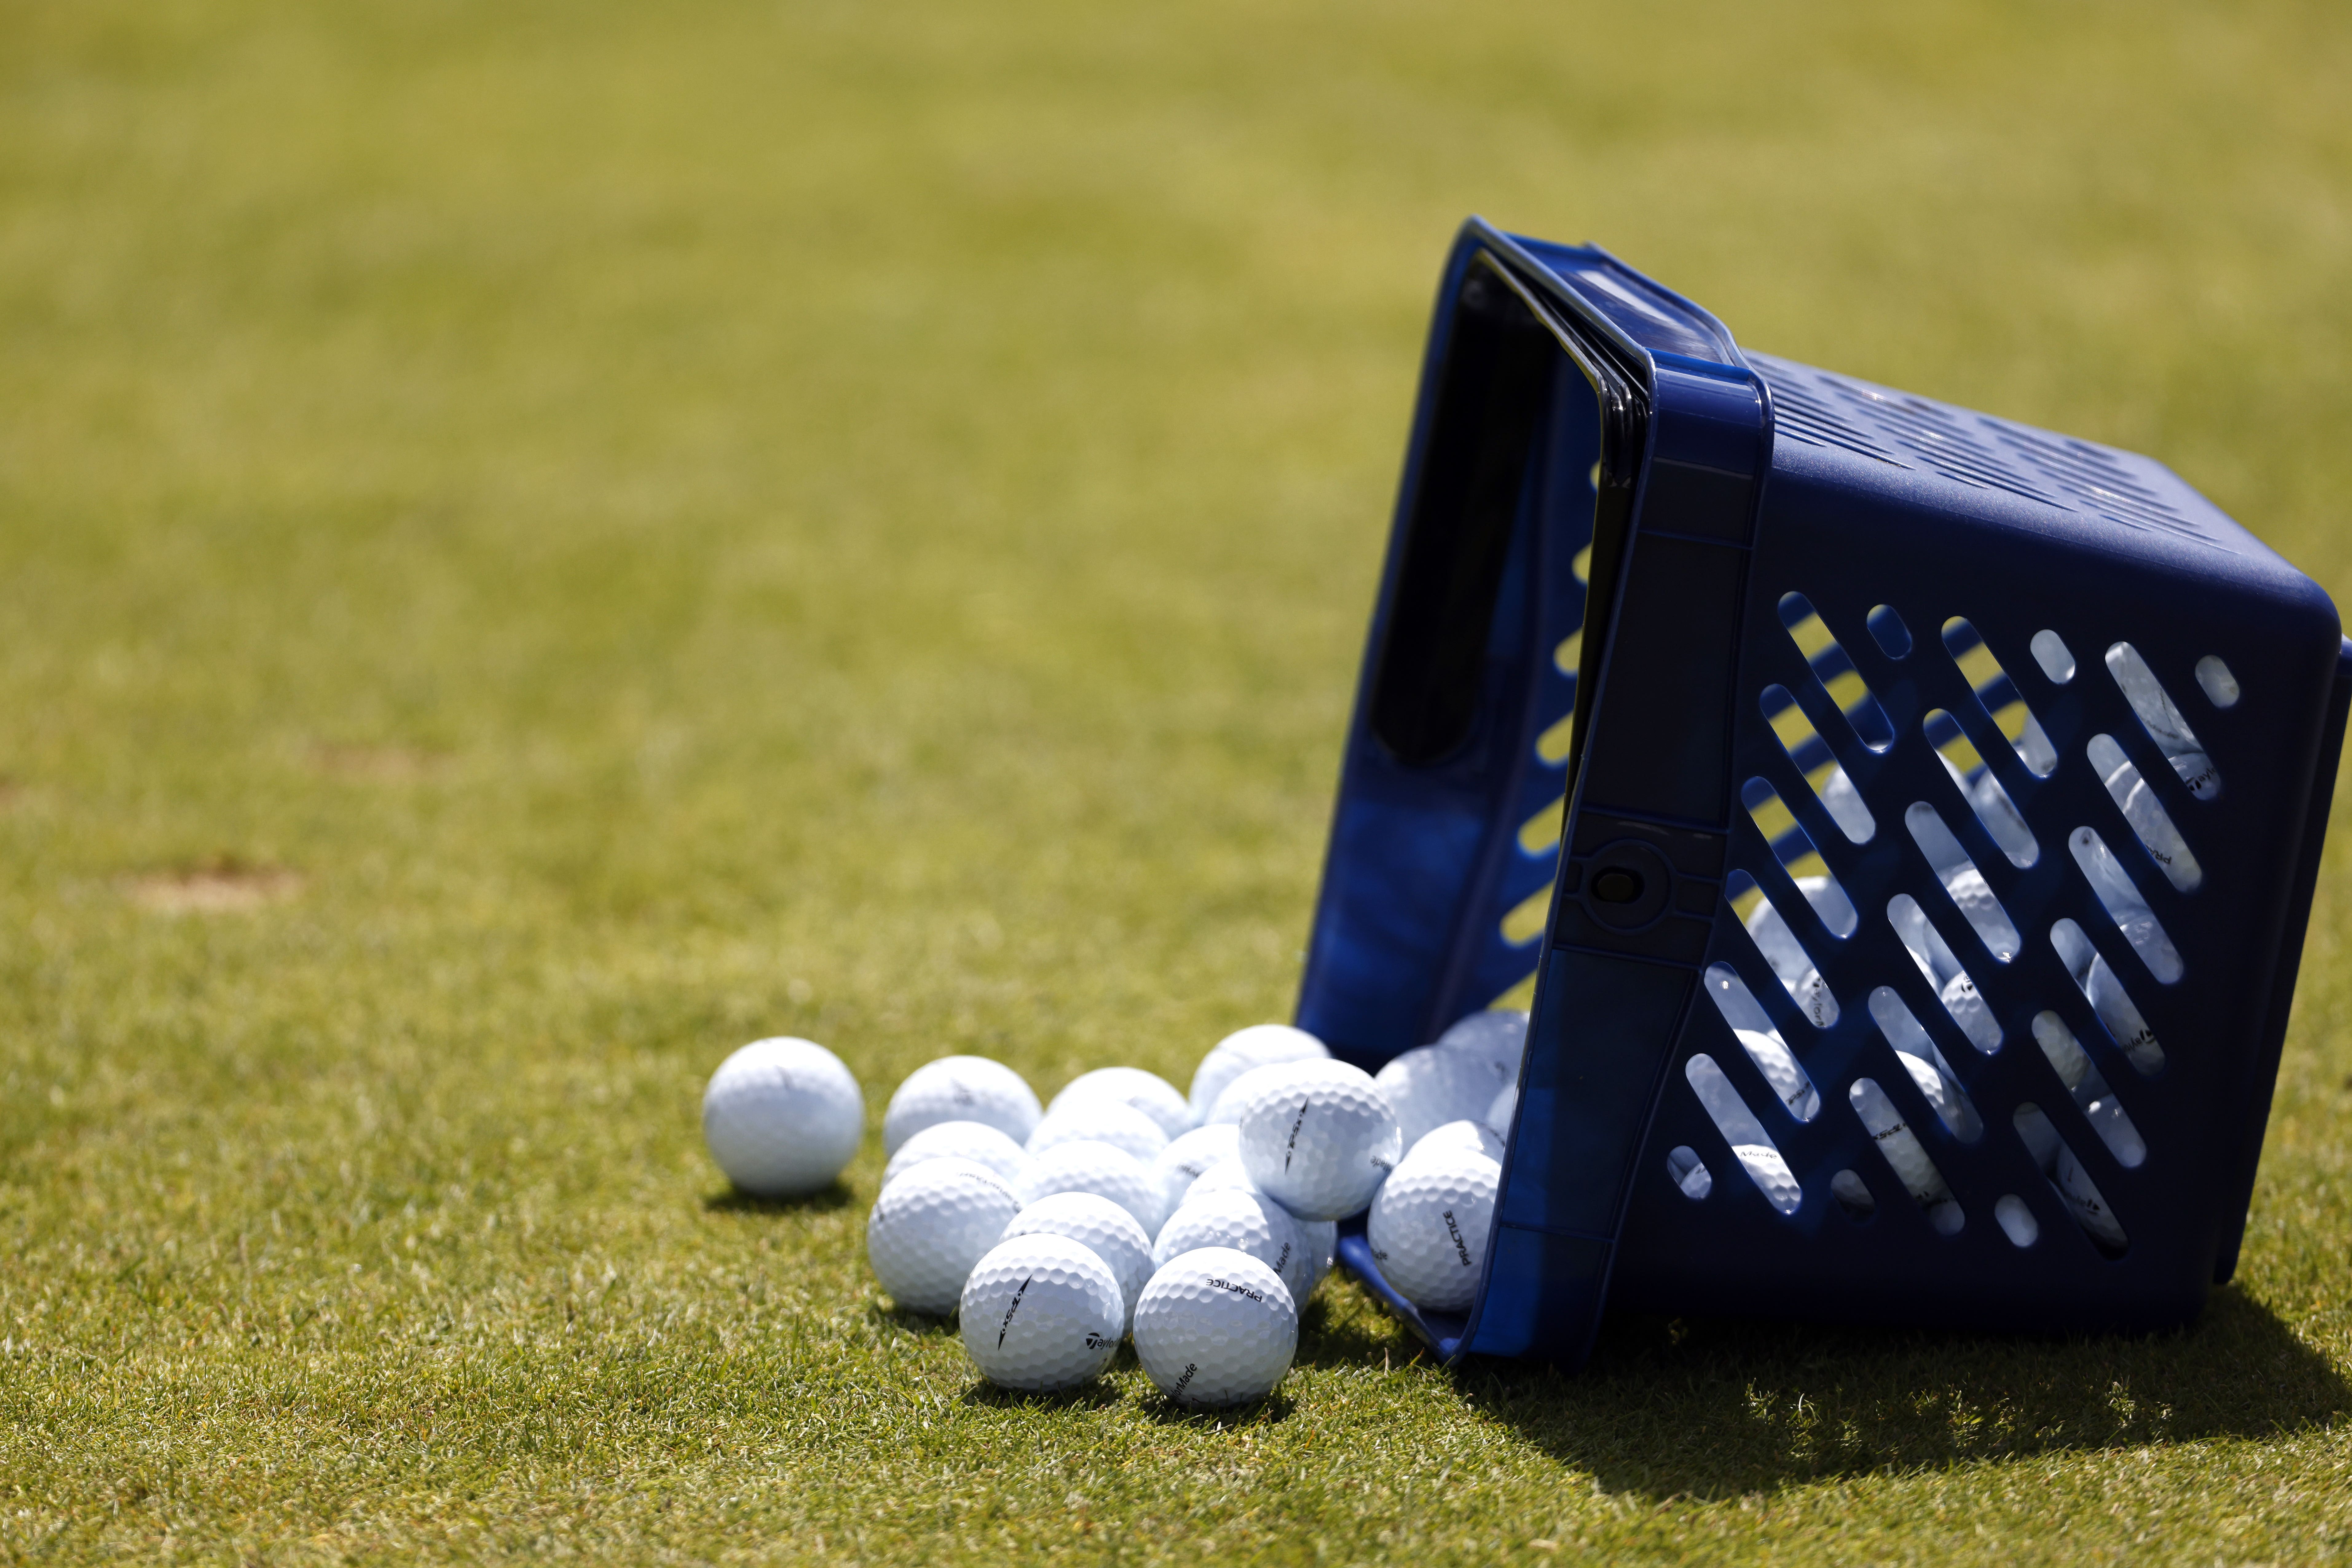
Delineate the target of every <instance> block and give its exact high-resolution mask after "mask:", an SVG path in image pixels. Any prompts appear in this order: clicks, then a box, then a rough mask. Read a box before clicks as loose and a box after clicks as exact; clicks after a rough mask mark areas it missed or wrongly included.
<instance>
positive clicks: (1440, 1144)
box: [1397, 1117, 1504, 1171]
mask: <svg viewBox="0 0 2352 1568" xmlns="http://www.w3.org/2000/svg"><path fill="white" fill-rule="evenodd" d="M1503 1147H1504V1145H1503V1140H1502V1139H1501V1138H1500V1137H1498V1136H1497V1135H1496V1132H1495V1130H1494V1129H1493V1128H1491V1127H1489V1126H1487V1125H1486V1123H1485V1122H1483V1121H1471V1120H1470V1119H1469V1118H1468V1117H1464V1118H1463V1119H1462V1120H1461V1121H1449V1122H1447V1123H1446V1124H1445V1125H1444V1126H1443V1127H1433V1128H1431V1129H1430V1130H1429V1131H1427V1132H1425V1133H1423V1135H1422V1138H1421V1142H1418V1143H1415V1144H1414V1145H1413V1146H1412V1148H1410V1149H1407V1150H1406V1151H1405V1152H1404V1158H1403V1159H1402V1160H1399V1161H1398V1162H1397V1169H1398V1170H1400V1171H1402V1170H1403V1169H1404V1168H1405V1166H1407V1165H1408V1164H1410V1163H1412V1162H1413V1161H1416V1160H1419V1159H1423V1158H1424V1157H1427V1158H1431V1159H1438V1158H1443V1157H1444V1156H1445V1155H1447V1154H1451V1153H1454V1152H1464V1151H1466V1152H1470V1153H1474V1154H1478V1155H1482V1156H1484V1157H1485V1158H1486V1159H1489V1160H1492V1161H1494V1162H1495V1163H1496V1164H1498V1165H1499V1164H1501V1163H1502V1161H1503Z"/></svg>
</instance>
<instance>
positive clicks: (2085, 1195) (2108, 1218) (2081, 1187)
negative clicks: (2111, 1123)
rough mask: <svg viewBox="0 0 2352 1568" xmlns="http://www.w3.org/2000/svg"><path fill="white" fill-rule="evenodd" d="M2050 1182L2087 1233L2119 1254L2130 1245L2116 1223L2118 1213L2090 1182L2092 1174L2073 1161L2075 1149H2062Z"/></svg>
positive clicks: (2079, 1163)
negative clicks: (2053, 1183) (2055, 1186)
mask: <svg viewBox="0 0 2352 1568" xmlns="http://www.w3.org/2000/svg"><path fill="white" fill-rule="evenodd" d="M2050 1179H2051V1180H2052V1181H2053V1182H2055V1183H2056V1184H2057V1186H2058V1195H2059V1196H2060V1197H2062V1198H2064V1199H2065V1200H2066V1206H2067V1207H2068V1208H2070V1209H2072V1210H2074V1217H2075V1218H2076V1219H2078V1220H2080V1221H2081V1222H2082V1225H2083V1228H2084V1230H2087V1231H2089V1232H2090V1233H2091V1234H2092V1235H2093V1236H2094V1237H2097V1238H2098V1239H2099V1240H2100V1241H2102V1242H2105V1244H2106V1245H2107V1246H2108V1247H2112V1248H2114V1249H2115V1250H2116V1251H2117V1252H2121V1251H2122V1250H2123V1249H2124V1248H2125V1247H2126V1246H2128V1245H2130V1240H2129V1238H2128V1237H2126V1236H2125V1235H2124V1227H2123V1226H2122V1225H2120V1224H2119V1223H2117V1221H2116V1213H2115V1210H2113V1209H2111V1208H2109V1207H2108V1206H2107V1202H2106V1199H2105V1198H2103V1197H2101V1196H2100V1195H2099V1189H2098V1187H2097V1186H2096V1185H2095V1184H2093V1183H2092V1181H2091V1173H2089V1172H2088V1171H2085V1170H2084V1169H2083V1163H2082V1162H2081V1161H2079V1160H2077V1159H2075V1158H2074V1151H2073V1150H2072V1149H2068V1148H2065V1147H2063V1145H2062V1146H2061V1147H2060V1148H2059V1151H2058V1161H2057V1165H2056V1167H2055V1169H2053V1171H2052V1172H2051V1173H2050Z"/></svg>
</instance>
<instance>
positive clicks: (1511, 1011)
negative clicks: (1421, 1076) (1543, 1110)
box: [1437, 1007, 1528, 1084]
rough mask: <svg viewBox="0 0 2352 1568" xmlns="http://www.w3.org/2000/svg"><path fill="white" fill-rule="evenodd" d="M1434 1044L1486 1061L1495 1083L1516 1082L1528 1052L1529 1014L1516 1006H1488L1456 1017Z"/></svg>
mask: <svg viewBox="0 0 2352 1568" xmlns="http://www.w3.org/2000/svg"><path fill="white" fill-rule="evenodd" d="M1437 1043H1438V1044H1439V1045H1441V1046H1445V1047H1450V1048H1452V1049H1454V1050H1460V1051H1468V1052H1469V1053H1470V1054H1471V1055H1472V1056H1474V1057H1476V1058H1479V1059H1480V1060H1482V1061H1484V1062H1486V1064H1487V1065H1488V1066H1489V1067H1490V1068H1492V1069H1493V1070H1494V1073H1495V1079H1496V1083H1497V1084H1505V1083H1517V1082H1518V1081H1519V1063H1520V1062H1521V1061H1522V1060H1524V1059H1525V1058H1526V1057H1527V1054H1528V1015H1527V1014H1526V1013H1525V1012H1524V1011H1522V1010H1521V1009H1519V1008H1517V1007H1488V1008H1486V1009H1485V1010H1484V1011H1482V1012H1477V1013H1472V1014H1469V1015H1468V1016H1465V1017H1462V1018H1458V1019H1456V1020H1455V1021H1454V1026H1453V1027H1452V1028H1450V1029H1448V1030H1446V1031H1445V1033H1444V1034H1442V1035H1440V1036H1438V1037H1437Z"/></svg>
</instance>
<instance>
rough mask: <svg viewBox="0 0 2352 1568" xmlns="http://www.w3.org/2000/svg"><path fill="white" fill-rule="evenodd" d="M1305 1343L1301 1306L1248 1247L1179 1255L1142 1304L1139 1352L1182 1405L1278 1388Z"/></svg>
mask: <svg viewBox="0 0 2352 1568" xmlns="http://www.w3.org/2000/svg"><path fill="white" fill-rule="evenodd" d="M1297 1349H1298V1308H1297V1304H1296V1303H1294V1302H1293V1301H1292V1300H1291V1299H1290V1291H1289V1290H1288V1289H1286V1288H1285V1286H1284V1285H1283V1283H1282V1280H1281V1279H1280V1278H1279V1277H1278V1276H1276V1273H1275V1272H1274V1270H1273V1269H1271V1268H1267V1267H1266V1266H1265V1264H1263V1263H1261V1262H1259V1261H1258V1260H1257V1259H1256V1258H1252V1257H1251V1256H1250V1255H1249V1254H1248V1253H1246V1252H1236V1251H1234V1249H1233V1248H1232V1247H1202V1248H1201V1249H1200V1250H1199V1251H1197V1252H1188V1253H1186V1254H1184V1255H1183V1256H1182V1257H1181V1258H1172V1259H1171V1260H1170V1261H1169V1262H1168V1263H1167V1264H1165V1265H1164V1266H1162V1267H1161V1268H1160V1271H1159V1272H1158V1273H1156V1274H1154V1275H1152V1277H1151V1283H1150V1284H1149V1285H1146V1286H1145V1287H1144V1288H1143V1297H1142V1299H1141V1300H1139V1301H1137V1302H1136V1304H1135V1357H1136V1359H1137V1360H1138V1361H1139V1362H1141V1363H1143V1370H1144V1372H1145V1373H1147V1374H1148V1375H1149V1376H1150V1379H1151V1381H1152V1382H1153V1383H1155V1384H1158V1385H1159V1387H1160V1393H1162V1394H1166V1395H1167V1396H1168V1397H1169V1398H1170V1399H1171V1401H1173V1402H1174V1403H1176V1404H1178V1405H1192V1406H1196V1407H1202V1408H1211V1409H1213V1408H1215V1407H1217V1406H1220V1405H1240V1404H1243V1403H1244V1402H1246V1401H1249V1400H1253V1399H1262V1398H1264V1397H1265V1395H1266V1394H1271V1393H1273V1392H1274V1387H1275V1385H1276V1384H1278V1383H1280V1382H1281V1381H1282V1375H1283V1373H1286V1372H1288V1371H1289V1370H1290V1358H1291V1356H1292V1355H1294V1354H1295V1353H1297Z"/></svg>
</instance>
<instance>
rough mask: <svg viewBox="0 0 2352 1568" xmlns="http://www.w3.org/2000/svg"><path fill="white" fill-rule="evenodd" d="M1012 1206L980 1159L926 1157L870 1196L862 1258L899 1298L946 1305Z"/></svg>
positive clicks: (1014, 1200) (918, 1304) (1013, 1198)
mask: <svg viewBox="0 0 2352 1568" xmlns="http://www.w3.org/2000/svg"><path fill="white" fill-rule="evenodd" d="M1020 1212H1021V1198H1020V1196H1019V1194H1016V1193H1015V1192H1014V1191H1013V1187H1012V1185H1011V1184H1008V1183H1007V1182H1006V1181H1005V1179H1004V1178H1003V1177H1002V1176H1000V1175H998V1174H997V1173H995V1172H993V1171H992V1170H990V1169H989V1168H988V1167H987V1166H985V1165H979V1164H974V1163H972V1162H971V1161H970V1160H958V1159H954V1158H951V1157H950V1158H947V1159H940V1160H927V1161H925V1162H924V1163H921V1164H919V1165H918V1166H916V1167H915V1168H914V1169H913V1170H911V1171H909V1172H908V1173H906V1174H905V1175H903V1176H901V1177H899V1178H898V1180H897V1181H895V1182H893V1183H891V1184H889V1185H888V1186H887V1187H885V1188H883V1189H882V1195H881V1196H880V1197H878V1198H877V1199H875V1200H874V1210H873V1212H872V1213H871V1214H869V1215H866V1262H867V1263H869V1264H871V1265H872V1266H873V1268H874V1277H875V1278H876V1279H879V1280H880V1281H881V1282H882V1289H885V1290H887V1291H889V1292H890V1295H891V1297H892V1299H893V1300H896V1301H897V1302H898V1305H899V1306H901V1307H904V1308H906V1309H908V1310H910V1311H916V1312H932V1313H939V1314H945V1313H948V1312H951V1311H953V1310H955V1305H956V1300H957V1299H958V1298H959V1297H961V1295H962V1294H963V1282H964V1280H965V1279H967V1278H969V1277H970V1276H971V1266H972V1265H973V1264H975V1263H977V1262H979V1261H980V1259H981V1257H982V1254H984V1253H986V1252H987V1251H988V1249H989V1248H990V1247H993V1246H995V1245H996V1238H997V1237H1000V1236H1002V1235H1003V1234H1004V1227H1005V1226H1007V1225H1008V1224H1010V1223H1011V1222H1012V1219H1013V1215H1017V1214H1019V1213H1020Z"/></svg>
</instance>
